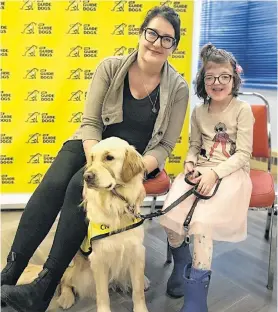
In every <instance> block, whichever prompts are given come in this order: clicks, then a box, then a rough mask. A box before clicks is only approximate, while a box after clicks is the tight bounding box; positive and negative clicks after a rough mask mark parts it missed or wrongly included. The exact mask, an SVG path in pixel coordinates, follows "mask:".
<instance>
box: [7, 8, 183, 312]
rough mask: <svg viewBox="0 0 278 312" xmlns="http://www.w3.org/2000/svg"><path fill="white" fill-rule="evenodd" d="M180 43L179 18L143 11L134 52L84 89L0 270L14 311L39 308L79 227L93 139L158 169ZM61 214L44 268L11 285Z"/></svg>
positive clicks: (175, 93)
mask: <svg viewBox="0 0 278 312" xmlns="http://www.w3.org/2000/svg"><path fill="white" fill-rule="evenodd" d="M179 40H180V19H179V17H178V15H177V14H176V13H175V11H174V10H173V9H171V8H168V7H165V6H163V7H156V8H154V9H152V10H151V11H149V12H148V14H147V16H146V18H145V20H144V22H143V24H142V26H141V28H140V37H139V45H138V50H136V51H135V52H133V53H131V54H130V55H128V56H121V57H110V58H107V59H105V60H104V61H103V62H101V63H100V65H99V66H98V67H97V69H96V72H95V74H94V77H93V79H92V82H91V84H90V86H89V90H88V94H87V100H86V104H85V111H84V116H83V121H82V124H81V127H80V129H79V130H78V131H77V132H76V133H75V134H74V135H73V136H72V137H71V138H70V139H69V140H68V141H67V142H66V143H65V144H64V145H63V147H62V149H61V150H60V152H59V153H58V155H57V157H56V159H55V161H54V162H53V164H52V165H51V167H50V168H49V170H48V171H47V173H46V175H45V176H44V179H43V181H42V182H41V184H40V185H39V186H38V188H37V189H36V191H35V192H34V194H33V195H32V197H31V198H30V201H29V202H28V204H27V206H26V208H25V210H24V213H23V214H22V218H21V220H20V224H19V227H18V230H17V233H16V236H15V240H14V242H13V245H12V248H11V251H10V253H9V255H8V263H7V265H6V267H5V268H4V270H3V271H2V275H1V285H4V286H2V287H1V288H2V289H1V290H2V300H3V301H4V302H5V303H7V304H9V305H10V306H12V307H13V308H14V309H15V310H16V311H20V312H24V311H26V312H27V311H28V312H35V311H36V312H40V311H45V310H46V309H47V307H48V305H49V303H50V301H51V298H52V297H53V294H54V292H55V289H56V287H57V284H58V283H59V281H60V279H61V277H62V275H63V273H64V271H65V269H66V268H67V266H68V265H69V263H70V261H71V260H72V258H73V256H74V255H75V254H76V252H77V250H78V248H79V246H80V244H81V242H82V241H83V239H84V237H85V235H86V232H87V224H86V222H85V218H86V216H85V213H84V211H83V209H82V208H78V205H79V204H80V202H81V200H82V188H83V166H84V164H85V163H86V161H87V163H88V162H90V157H89V153H90V149H91V147H92V146H93V145H95V144H97V143H98V142H99V141H100V140H102V139H105V138H107V137H111V136H118V137H120V138H122V139H125V140H127V141H128V142H129V143H130V144H132V145H134V146H135V147H136V149H137V150H138V151H139V152H140V153H141V154H142V155H143V159H144V163H145V166H146V169H147V172H148V173H151V172H152V171H154V170H155V169H157V168H162V167H163V164H164V162H165V160H166V158H167V157H168V156H169V155H170V153H171V151H172V149H173V148H174V146H175V143H176V140H177V138H178V137H179V135H180V131H181V129H182V125H183V122H184V116H185V112H186V107H187V101H188V86H187V84H186V82H185V81H184V79H183V78H182V77H181V76H180V75H179V74H178V73H177V72H176V71H175V70H174V69H173V68H172V67H171V66H170V65H169V64H168V62H167V58H168V56H169V55H170V54H171V53H172V52H173V51H174V50H175V49H176V48H177V46H178V43H179ZM60 210H61V215H60V219H59V223H58V227H57V231H56V234H55V238H54V242H53V246H52V248H51V251H50V254H49V257H48V259H47V261H46V262H45V264H44V268H43V271H42V272H41V273H40V274H39V276H38V278H37V279H36V280H35V281H34V282H33V283H31V284H28V285H22V286H14V285H15V284H16V282H17V280H18V278H19V277H20V275H21V274H22V272H23V270H24V268H25V267H26V266H27V264H28V261H29V259H30V258H31V257H32V255H33V253H34V252H35V250H36V249H37V247H38V246H39V245H40V243H41V242H42V240H43V239H44V238H45V236H46V235H47V233H48V232H49V230H50V228H51V226H52V224H53V222H54V221H55V219H56V216H57V215H58V213H59V211H60Z"/></svg>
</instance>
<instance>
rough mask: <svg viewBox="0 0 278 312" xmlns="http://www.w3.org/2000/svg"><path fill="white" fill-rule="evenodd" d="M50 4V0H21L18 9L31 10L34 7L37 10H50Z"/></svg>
mask: <svg viewBox="0 0 278 312" xmlns="http://www.w3.org/2000/svg"><path fill="white" fill-rule="evenodd" d="M51 5H52V3H51V0H36V1H34V0H23V1H22V5H21V8H20V9H21V10H25V11H32V10H35V9H37V10H38V11H50V10H51Z"/></svg>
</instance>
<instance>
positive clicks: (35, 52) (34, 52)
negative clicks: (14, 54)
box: [23, 45, 54, 57]
mask: <svg viewBox="0 0 278 312" xmlns="http://www.w3.org/2000/svg"><path fill="white" fill-rule="evenodd" d="M53 54H54V50H53V49H50V48H47V47H45V46H41V47H38V46H36V45H32V46H30V47H26V48H25V52H24V54H23V56H26V57H35V56H39V57H53Z"/></svg>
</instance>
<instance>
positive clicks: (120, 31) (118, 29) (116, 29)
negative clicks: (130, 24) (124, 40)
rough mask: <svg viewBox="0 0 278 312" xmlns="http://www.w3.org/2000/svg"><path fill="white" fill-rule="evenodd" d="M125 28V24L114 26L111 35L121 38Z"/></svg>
mask: <svg viewBox="0 0 278 312" xmlns="http://www.w3.org/2000/svg"><path fill="white" fill-rule="evenodd" d="M126 26H127V24H125V23H122V24H120V25H114V31H113V32H112V35H116V36H123V35H124V34H125V29H126Z"/></svg>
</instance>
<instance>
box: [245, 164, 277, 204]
mask: <svg viewBox="0 0 278 312" xmlns="http://www.w3.org/2000/svg"><path fill="white" fill-rule="evenodd" d="M250 177H251V180H252V184H253V189H252V195H251V200H250V207H253V208H254V207H257V208H265V207H271V206H272V205H273V203H274V199H275V191H274V181H273V176H272V175H271V174H270V173H268V172H265V171H262V170H251V171H250Z"/></svg>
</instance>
